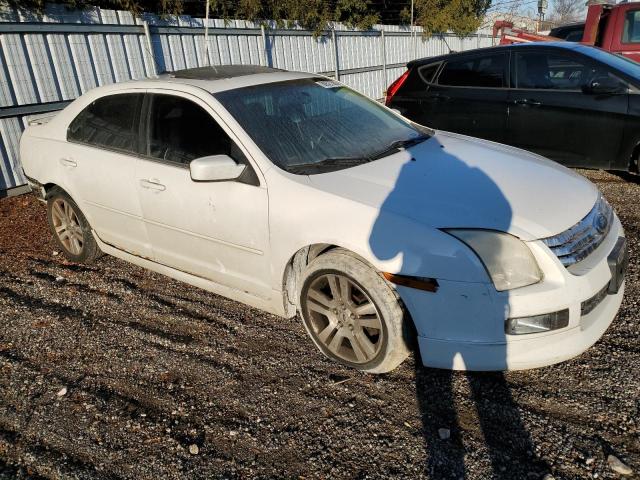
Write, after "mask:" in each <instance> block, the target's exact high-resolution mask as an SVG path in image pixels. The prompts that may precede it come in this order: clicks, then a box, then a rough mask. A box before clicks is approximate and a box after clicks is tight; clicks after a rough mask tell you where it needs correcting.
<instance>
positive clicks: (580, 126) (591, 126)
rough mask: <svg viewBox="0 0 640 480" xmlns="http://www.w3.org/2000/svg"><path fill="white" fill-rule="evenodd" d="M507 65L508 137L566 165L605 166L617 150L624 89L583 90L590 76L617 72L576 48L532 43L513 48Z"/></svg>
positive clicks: (625, 101)
mask: <svg viewBox="0 0 640 480" xmlns="http://www.w3.org/2000/svg"><path fill="white" fill-rule="evenodd" d="M511 65H512V70H511V76H512V79H511V84H512V86H513V88H512V89H511V90H510V97H509V100H510V110H509V126H508V138H507V143H509V144H510V145H514V146H516V147H520V148H523V149H525V150H530V151H532V152H535V153H538V154H540V155H543V156H545V157H548V158H551V159H553V160H555V161H557V162H560V163H562V164H564V165H568V166H584V167H592V168H609V166H610V164H611V161H613V160H615V158H616V157H617V156H618V155H619V152H620V148H621V143H622V136H623V132H624V126H625V119H626V114H627V108H628V94H627V93H624V91H623V93H620V94H611V95H594V94H591V93H585V92H584V91H583V88H584V87H585V86H586V85H588V84H589V83H590V82H591V81H592V80H593V79H596V78H601V77H608V76H613V77H615V75H614V74H613V73H612V72H611V71H610V70H609V68H608V67H607V66H606V65H604V64H601V63H600V62H596V61H594V60H592V59H590V58H587V57H585V56H584V55H581V54H579V53H577V52H570V51H566V50H561V49H557V48H555V49H550V48H535V47H519V48H515V49H514V51H513V54H512V62H511ZM616 78H617V77H616ZM621 82H622V81H621Z"/></svg>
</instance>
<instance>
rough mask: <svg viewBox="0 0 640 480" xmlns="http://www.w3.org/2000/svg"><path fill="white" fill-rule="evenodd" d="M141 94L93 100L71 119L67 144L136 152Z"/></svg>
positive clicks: (119, 95) (118, 95) (125, 94)
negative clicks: (81, 144)
mask: <svg viewBox="0 0 640 480" xmlns="http://www.w3.org/2000/svg"><path fill="white" fill-rule="evenodd" d="M141 103H142V94H139V93H121V94H116V95H110V96H107V97H102V98H99V99H98V100H95V101H94V102H93V103H91V105H89V106H88V107H86V108H85V109H84V110H83V111H82V112H80V113H79V114H78V116H77V117H76V118H74V119H73V121H72V122H71V124H70V125H69V128H68V130H67V140H68V141H70V142H79V143H86V144H89V145H94V146H96V147H103V148H108V149H112V150H119V151H122V152H127V153H137V151H138V127H139V121H138V118H139V111H140V105H141Z"/></svg>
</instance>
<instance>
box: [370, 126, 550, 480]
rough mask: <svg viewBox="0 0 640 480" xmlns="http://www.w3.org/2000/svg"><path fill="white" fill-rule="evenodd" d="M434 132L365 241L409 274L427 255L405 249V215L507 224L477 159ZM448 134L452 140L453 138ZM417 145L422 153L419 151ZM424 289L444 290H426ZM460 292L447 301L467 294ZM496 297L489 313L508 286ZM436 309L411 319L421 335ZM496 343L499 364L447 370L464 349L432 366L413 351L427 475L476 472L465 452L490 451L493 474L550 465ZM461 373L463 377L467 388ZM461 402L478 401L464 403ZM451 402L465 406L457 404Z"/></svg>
mask: <svg viewBox="0 0 640 480" xmlns="http://www.w3.org/2000/svg"><path fill="white" fill-rule="evenodd" d="M439 137H440V135H437V136H435V137H433V138H431V139H430V140H428V141H426V142H424V143H423V144H420V145H418V146H417V147H414V149H412V151H414V152H415V153H416V157H418V158H417V159H416V158H411V159H408V160H407V161H406V162H405V163H404V164H403V165H402V167H401V168H400V169H399V172H398V174H397V178H396V181H395V183H394V186H393V188H392V190H391V191H390V193H389V194H388V195H387V196H386V198H385V200H384V202H383V204H382V206H381V208H380V213H379V215H378V218H377V219H376V221H375V223H374V225H373V228H372V231H371V234H370V238H369V244H370V247H371V250H372V252H373V253H374V254H375V255H376V257H377V258H378V259H380V260H381V261H384V260H387V261H388V260H393V259H397V258H399V256H400V257H401V258H402V267H401V269H400V271H399V272H398V273H405V274H407V275H410V274H411V273H412V272H416V271H421V272H425V271H428V262H429V261H430V259H429V258H428V257H424V253H422V254H421V252H420V251H418V249H411V251H406V250H407V247H406V245H408V244H410V243H409V242H406V241H405V240H404V239H403V238H402V235H403V233H404V232H402V231H399V225H401V224H402V222H403V219H406V218H411V219H412V220H413V221H415V222H416V223H417V224H421V225H438V226H441V227H443V228H446V227H461V226H464V227H465V228H471V227H476V228H477V227H478V226H480V225H483V224H485V225H491V228H492V229H494V230H498V231H505V232H506V231H508V230H509V227H510V226H511V221H512V216H513V212H512V208H511V206H510V204H509V200H508V199H507V198H506V197H505V195H504V194H503V192H502V191H501V190H500V188H499V187H498V185H497V184H496V182H495V181H494V180H493V179H492V178H491V176H490V175H488V174H487V173H485V172H484V171H483V170H482V168H481V167H480V166H478V165H477V164H475V163H474V160H469V161H463V160H461V159H460V158H458V157H457V156H456V155H454V154H451V153H449V152H448V151H447V145H446V144H447V142H448V141H449V140H447V139H446V137H442V138H439ZM451 141H452V142H457V140H456V139H453V140H451ZM418 151H419V153H420V155H417V153H418ZM470 153H471V150H470ZM465 157H466V156H465ZM448 216H450V217H452V218H453V217H455V219H456V220H450V221H453V222H455V223H454V224H452V225H446V224H444V225H443V224H441V223H439V222H442V221H446V220H447V219H448ZM434 219H435V220H434ZM461 219H462V220H461ZM460 222H465V223H464V224H460ZM428 250H429V246H428V245H425V246H424V251H425V252H426V251H428ZM418 266H419V267H420V270H418ZM489 287H490V288H493V286H489ZM403 288H405V287H403ZM424 295H443V293H442V292H440V293H438V292H435V293H430V292H424ZM462 297H463V296H461V298H459V299H456V298H451V300H450V301H451V302H456V301H460V302H464V301H472V299H471V300H469V299H468V298H462ZM495 297H496V299H497V300H496V299H494V300H493V302H494V304H493V305H492V306H491V317H492V318H495V315H496V314H498V315H500V314H502V312H508V294H505V295H501V296H495ZM496 302H497V303H499V304H496ZM438 311H440V312H442V308H440V309H438V308H434V310H432V311H429V312H427V313H426V315H427V318H426V319H420V320H421V321H418V322H415V330H416V333H417V335H418V336H423V337H426V336H428V333H429V328H430V327H429V326H428V322H429V320H428V315H430V314H434V312H436V314H437V312H438ZM475 315H477V321H478V322H483V321H486V318H488V317H489V316H490V315H489V314H488V313H487V312H486V311H483V310H478V311H476V312H475ZM483 315H484V316H483ZM445 320H446V321H449V320H448V319H445ZM455 320H456V319H455V318H452V319H451V321H455ZM472 320H473V321H475V320H476V319H475V318H474V319H472ZM408 321H410V320H408ZM478 328H481V327H478ZM499 328H500V332H501V335H505V334H504V327H502V326H500V327H499ZM494 343H495V344H494V349H493V350H492V352H493V353H492V362H491V363H492V365H494V366H496V367H497V368H496V370H498V371H496V372H482V373H470V372H468V373H462V372H455V371H452V370H451V369H452V368H454V366H455V367H456V368H460V366H461V365H462V366H464V365H465V364H467V363H471V362H472V361H474V359H471V358H467V359H465V353H464V352H462V351H460V352H453V353H450V354H448V356H447V354H445V355H443V356H439V357H438V360H437V361H438V365H437V366H438V367H441V368H442V369H435V368H427V367H424V366H423V364H422V361H421V358H420V354H419V352H417V351H416V356H415V364H416V397H417V403H418V406H419V409H420V414H421V418H422V432H423V437H424V441H425V450H426V453H427V460H426V462H425V466H424V472H425V474H426V476H427V477H428V478H433V479H438V480H439V479H445V478H455V479H462V478H476V477H471V476H470V472H469V471H468V469H467V468H466V466H465V458H468V457H469V456H471V455H473V456H477V455H482V456H484V457H485V459H486V457H488V460H489V462H490V463H491V469H492V471H493V478H497V479H523V478H531V477H529V475H531V474H534V475H533V478H541V477H542V476H543V475H544V474H545V473H547V472H548V471H549V466H548V465H546V464H545V462H543V461H541V460H539V459H537V458H536V455H535V448H534V445H533V442H532V440H531V437H530V435H529V433H528V432H527V430H526V428H525V425H524V423H523V420H522V417H521V414H520V409H519V408H518V405H517V404H516V402H515V401H514V399H513V397H512V395H511V391H510V388H509V384H508V382H507V380H506V378H505V375H504V374H503V373H502V372H501V371H500V370H506V369H507V364H508V361H507V360H508V358H507V356H508V352H507V347H506V336H504V337H502V338H501V339H500V341H497V342H494ZM476 360H477V359H476ZM464 381H467V382H468V385H467V386H466V388H465V386H464V384H463V383H464ZM465 392H466V393H465ZM465 403H466V404H472V406H474V407H475V408H471V409H469V408H468V407H467V406H464V404H465ZM456 404H458V406H460V405H463V408H457V405H456ZM473 410H475V413H476V414H477V418H476V415H474V414H473V413H474V412H473ZM469 412H471V413H469ZM478 424H479V425H478ZM478 426H479V428H478ZM476 432H479V433H476ZM478 436H481V437H482V438H481V439H479V440H480V442H482V441H483V444H484V446H485V448H486V452H483V451H482V449H481V451H471V450H470V445H471V443H473V442H475V443H477V441H476V440H478V439H476V438H473V437H478ZM476 461H477V460H474V462H476ZM481 478H486V477H485V476H482V477H481Z"/></svg>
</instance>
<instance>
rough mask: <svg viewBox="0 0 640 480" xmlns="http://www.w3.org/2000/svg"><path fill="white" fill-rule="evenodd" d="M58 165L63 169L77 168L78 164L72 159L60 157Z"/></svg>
mask: <svg viewBox="0 0 640 480" xmlns="http://www.w3.org/2000/svg"><path fill="white" fill-rule="evenodd" d="M60 164H61V165H64V166H65V167H71V168H73V167H77V166H78V163H77V162H76V161H75V160H74V159H73V158H68V157H62V158H61V159H60Z"/></svg>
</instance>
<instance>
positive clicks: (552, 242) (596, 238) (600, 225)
mask: <svg viewBox="0 0 640 480" xmlns="http://www.w3.org/2000/svg"><path fill="white" fill-rule="evenodd" d="M612 224H613V208H611V205H609V202H607V201H606V200H605V198H604V197H603V196H602V195H600V196H599V197H598V200H597V201H596V204H595V206H594V207H593V209H592V210H591V211H590V212H589V213H588V214H587V216H586V217H584V218H583V219H582V220H580V221H579V222H578V223H576V224H575V225H574V226H573V227H571V228H569V229H568V230H565V231H564V232H562V233H559V234H558V235H555V236H553V237H548V238H543V239H542V241H543V242H544V243H545V245H547V246H548V247H549V248H550V249H551V251H552V252H553V253H555V254H556V256H557V257H558V259H559V260H560V262H562V264H563V265H564V266H565V267H570V266H571V265H575V264H576V263H578V262H580V261H582V260H584V259H585V258H587V257H588V256H589V254H590V253H591V252H593V251H594V250H595V249H596V248H598V247H599V246H600V244H601V243H602V241H603V240H604V239H605V237H606V236H607V235H608V234H609V230H611V225H612Z"/></svg>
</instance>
